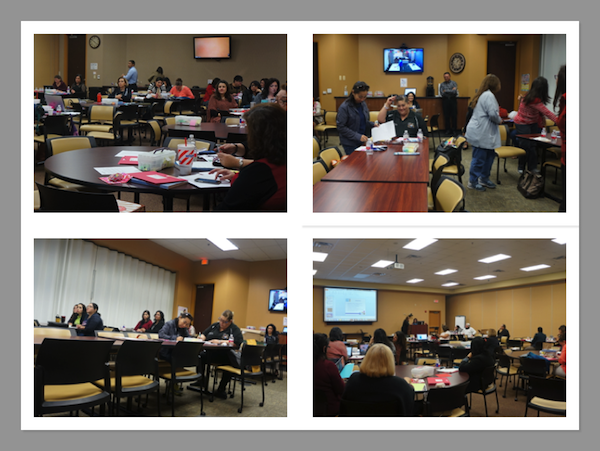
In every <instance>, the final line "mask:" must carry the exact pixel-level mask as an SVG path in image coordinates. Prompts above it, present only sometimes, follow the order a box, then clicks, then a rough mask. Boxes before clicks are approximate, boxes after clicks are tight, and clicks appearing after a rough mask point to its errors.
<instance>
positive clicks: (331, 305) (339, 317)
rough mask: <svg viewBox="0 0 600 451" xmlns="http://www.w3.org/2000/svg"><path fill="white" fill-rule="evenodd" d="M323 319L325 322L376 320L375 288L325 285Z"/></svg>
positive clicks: (367, 321)
mask: <svg viewBox="0 0 600 451" xmlns="http://www.w3.org/2000/svg"><path fill="white" fill-rule="evenodd" d="M323 315H324V317H323V321H325V322H326V323H372V322H375V321H377V290H370V289H365V288H342V287H325V288H324V289H323Z"/></svg>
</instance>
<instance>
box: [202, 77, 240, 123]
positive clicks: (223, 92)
mask: <svg viewBox="0 0 600 451" xmlns="http://www.w3.org/2000/svg"><path fill="white" fill-rule="evenodd" d="M237 107H238V103H237V102H236V100H235V99H234V98H233V96H232V95H231V92H230V90H229V83H227V82H226V81H225V80H219V83H218V84H217V90H216V91H215V92H214V93H213V95H212V96H211V98H210V100H209V101H208V106H207V109H208V116H209V118H210V122H221V113H220V112H221V111H229V109H230V108H237Z"/></svg>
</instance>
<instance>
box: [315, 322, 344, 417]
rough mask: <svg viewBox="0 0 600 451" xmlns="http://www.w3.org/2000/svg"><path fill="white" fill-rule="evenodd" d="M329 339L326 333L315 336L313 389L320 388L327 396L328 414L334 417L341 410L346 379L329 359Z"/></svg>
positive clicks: (326, 410) (326, 412) (325, 413)
mask: <svg viewBox="0 0 600 451" xmlns="http://www.w3.org/2000/svg"><path fill="white" fill-rule="evenodd" d="M328 346H329V339H328V338H327V335H325V334H314V336H313V358H314V366H313V389H314V390H315V392H316V391H317V390H318V391H319V392H321V393H322V394H323V395H324V396H325V398H326V400H327V401H326V403H327V407H326V409H325V412H323V414H324V415H326V416H331V417H334V416H336V415H337V414H338V413H339V412H340V399H341V397H342V393H343V392H344V381H343V380H342V378H341V377H340V372H339V371H338V369H337V367H336V366H335V363H333V362H332V361H330V360H327V358H326V354H327V347H328Z"/></svg>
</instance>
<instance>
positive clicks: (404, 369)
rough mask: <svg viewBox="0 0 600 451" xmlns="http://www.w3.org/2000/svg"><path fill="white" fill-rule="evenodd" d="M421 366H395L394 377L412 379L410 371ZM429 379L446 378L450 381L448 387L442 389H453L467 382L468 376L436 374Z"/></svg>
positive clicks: (465, 374) (434, 388) (459, 373)
mask: <svg viewBox="0 0 600 451" xmlns="http://www.w3.org/2000/svg"><path fill="white" fill-rule="evenodd" d="M420 366H423V365H396V376H398V377H402V378H405V377H410V378H412V374H411V370H412V369H413V368H417V367H420ZM431 377H446V378H448V380H449V381H450V385H447V386H446V387H444V388H450V387H454V386H456V385H460V384H462V383H463V382H467V381H468V380H469V375H468V374H467V373H461V372H460V371H457V372H455V373H436V374H434V375H433V376H431ZM424 379H425V383H427V378H426V377H425V378H424ZM428 390H436V387H428Z"/></svg>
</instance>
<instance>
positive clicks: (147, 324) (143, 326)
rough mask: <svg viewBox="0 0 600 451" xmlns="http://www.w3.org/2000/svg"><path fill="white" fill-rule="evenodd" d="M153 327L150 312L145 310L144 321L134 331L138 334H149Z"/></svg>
mask: <svg viewBox="0 0 600 451" xmlns="http://www.w3.org/2000/svg"><path fill="white" fill-rule="evenodd" d="M151 327H152V320H151V319H150V311H149V310H144V313H142V319H141V320H139V321H138V323H137V324H136V326H135V327H134V328H133V330H135V331H136V332H147V331H148V330H150V328H151Z"/></svg>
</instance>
